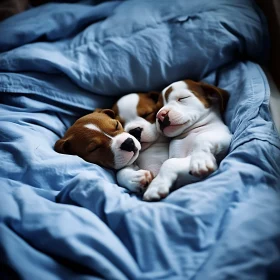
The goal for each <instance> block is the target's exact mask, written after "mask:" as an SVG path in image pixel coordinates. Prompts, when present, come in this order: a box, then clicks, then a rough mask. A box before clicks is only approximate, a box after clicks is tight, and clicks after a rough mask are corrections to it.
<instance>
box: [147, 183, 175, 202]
mask: <svg viewBox="0 0 280 280" xmlns="http://www.w3.org/2000/svg"><path fill="white" fill-rule="evenodd" d="M169 189H170V188H169V187H168V184H167V182H164V181H161V180H156V179H154V181H153V182H152V183H151V184H150V186H149V187H148V189H147V190H146V192H145V193H144V195H143V200H145V201H158V200H161V199H163V198H165V197H167V195H168V194H169Z"/></svg>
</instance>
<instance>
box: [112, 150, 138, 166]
mask: <svg viewBox="0 0 280 280" xmlns="http://www.w3.org/2000/svg"><path fill="white" fill-rule="evenodd" d="M138 156H139V150H137V152H136V153H134V152H126V151H122V152H121V154H119V155H118V157H117V158H116V163H115V166H114V169H117V170H118V169H122V168H124V167H125V166H128V165H131V164H132V163H134V161H135V160H136V159H137V158H138Z"/></svg>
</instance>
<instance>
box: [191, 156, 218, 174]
mask: <svg viewBox="0 0 280 280" xmlns="http://www.w3.org/2000/svg"><path fill="white" fill-rule="evenodd" d="M216 169H217V162H216V159H215V157H214V156H213V155H212V154H210V153H196V154H194V155H192V157H191V162H190V174H191V175H193V176H196V177H205V176H208V175H209V174H211V173H213V172H214V171H215V170H216Z"/></svg>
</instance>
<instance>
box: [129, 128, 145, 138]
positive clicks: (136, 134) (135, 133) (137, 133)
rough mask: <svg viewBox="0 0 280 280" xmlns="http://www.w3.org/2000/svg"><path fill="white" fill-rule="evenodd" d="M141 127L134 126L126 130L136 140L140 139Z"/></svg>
mask: <svg viewBox="0 0 280 280" xmlns="http://www.w3.org/2000/svg"><path fill="white" fill-rule="evenodd" d="M142 130H143V128H141V127H136V128H133V129H131V130H129V131H128V133H129V134H131V135H133V136H134V137H135V138H136V139H137V140H138V141H140V139H141V133H142Z"/></svg>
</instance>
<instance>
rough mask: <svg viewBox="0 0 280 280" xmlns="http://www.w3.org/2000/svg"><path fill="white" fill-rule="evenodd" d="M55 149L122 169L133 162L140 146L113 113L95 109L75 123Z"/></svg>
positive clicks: (107, 110) (108, 166)
mask: <svg viewBox="0 0 280 280" xmlns="http://www.w3.org/2000/svg"><path fill="white" fill-rule="evenodd" d="M54 149H55V151H57V152H59V153H63V154H70V155H78V156H79V157H81V158H83V159H84V160H86V161H88V162H91V163H95V164H98V165H101V166H103V167H105V168H113V169H121V168H123V167H125V166H127V165H130V164H132V163H133V162H134V161H135V160H136V158H137V157H138V155H139V150H140V149H141V146H140V143H139V141H138V140H137V139H136V138H135V137H134V136H132V135H130V134H129V133H127V132H125V131H124V129H123V127H122V125H121V123H120V122H119V121H118V120H116V119H115V113H114V112H113V111H112V110H110V109H103V110H102V109H96V110H95V111H94V112H93V113H91V114H88V115H86V116H84V117H82V118H80V119H78V120H77V121H76V122H75V123H74V124H73V125H72V126H71V127H70V128H69V129H68V130H67V131H66V133H65V135H64V137H63V138H61V139H59V140H58V141H57V142H56V144H55V147H54Z"/></svg>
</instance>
